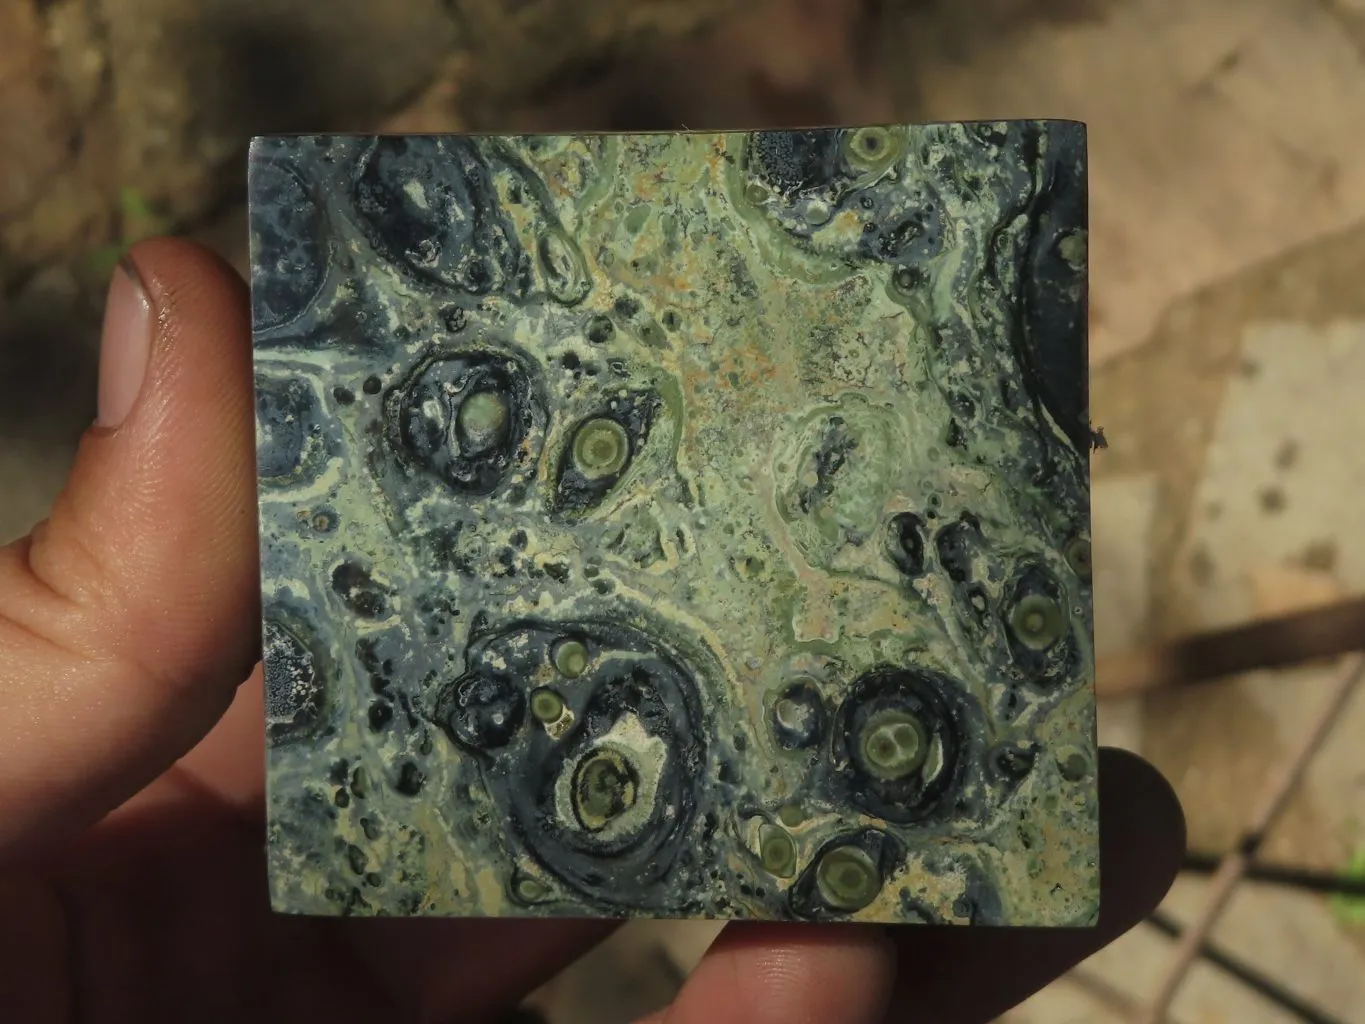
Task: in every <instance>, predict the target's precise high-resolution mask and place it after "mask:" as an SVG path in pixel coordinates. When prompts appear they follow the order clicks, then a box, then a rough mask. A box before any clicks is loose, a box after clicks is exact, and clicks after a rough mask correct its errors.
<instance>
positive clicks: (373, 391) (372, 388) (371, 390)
mask: <svg viewBox="0 0 1365 1024" xmlns="http://www.w3.org/2000/svg"><path fill="white" fill-rule="evenodd" d="M363 387H364V389H365V394H367V395H377V394H379V389H380V388H381V387H383V384H382V383H381V382H380V380H379V378H378V377H376V376H374V375H370V376H369V377H366V378H365V383H364V385H363Z"/></svg>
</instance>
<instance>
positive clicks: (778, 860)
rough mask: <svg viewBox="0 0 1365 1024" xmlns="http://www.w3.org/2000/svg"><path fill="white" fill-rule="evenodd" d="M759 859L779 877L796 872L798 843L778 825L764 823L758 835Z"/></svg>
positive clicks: (765, 868) (788, 876)
mask: <svg viewBox="0 0 1365 1024" xmlns="http://www.w3.org/2000/svg"><path fill="white" fill-rule="evenodd" d="M758 850H759V859H760V860H762V861H763V868H764V870H765V871H768V872H770V873H771V874H774V875H777V876H778V877H779V878H790V877H791V876H792V875H794V874H796V844H795V843H793V842H792V837H791V836H789V835H787V833H786V832H785V831H784V830H783V829H780V828H778V827H777V826H776V825H764V826H763V827H762V828H761V829H760V830H759V836H758Z"/></svg>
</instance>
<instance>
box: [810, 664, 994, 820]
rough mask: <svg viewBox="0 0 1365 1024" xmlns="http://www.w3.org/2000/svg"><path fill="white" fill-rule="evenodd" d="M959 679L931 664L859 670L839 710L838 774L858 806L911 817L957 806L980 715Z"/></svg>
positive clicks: (886, 814)
mask: <svg viewBox="0 0 1365 1024" xmlns="http://www.w3.org/2000/svg"><path fill="white" fill-rule="evenodd" d="M967 708H968V705H967V702H966V701H965V700H964V698H963V694H962V692H961V687H960V685H959V684H957V683H955V682H953V680H951V679H949V678H947V677H946V676H943V675H939V674H937V673H933V672H929V671H926V670H924V669H914V668H895V667H882V668H878V669H874V670H873V671H871V672H868V673H866V674H865V675H863V676H861V677H859V678H858V679H857V680H856V681H855V682H854V683H853V685H852V686H851V687H850V688H849V691H848V693H847V694H846V695H845V696H844V699H843V701H842V703H841V704H840V705H839V709H838V711H836V712H835V715H834V726H833V736H832V740H831V742H832V751H831V752H832V757H833V769H834V770H833V780H834V783H835V784H836V785H837V786H838V787H839V789H840V791H841V793H842V795H843V797H844V798H845V799H847V800H848V801H849V802H850V803H851V804H852V805H853V806H855V807H859V808H861V809H862V810H864V811H866V812H867V813H869V814H873V815H876V816H877V817H879V818H883V819H885V820H886V821H891V822H896V823H897V824H910V823H913V822H923V821H928V820H932V819H935V818H939V817H942V816H944V815H945V814H947V813H950V812H951V811H952V810H953V809H954V803H955V800H956V798H957V796H958V792H957V790H958V788H959V786H960V784H961V782H962V779H963V773H964V771H965V769H966V766H967V762H968V756H967V751H968V748H969V745H970V744H971V743H972V742H973V737H972V729H973V722H972V720H971V718H970V717H969V713H968V710H967Z"/></svg>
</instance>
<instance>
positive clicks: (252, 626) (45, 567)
mask: <svg viewBox="0 0 1365 1024" xmlns="http://www.w3.org/2000/svg"><path fill="white" fill-rule="evenodd" d="M127 264H128V269H127V270H124V269H121V270H119V271H117V272H116V273H115V276H114V281H113V283H112V285H111V288H110V296H109V302H108V307H107V312H106V319H105V330H104V334H103V336H102V340H101V357H100V394H99V406H100V410H99V420H98V421H97V424H96V426H95V427H93V428H92V429H91V430H90V431H89V432H87V434H86V436H85V437H84V439H83V440H82V442H81V445H80V448H79V450H78V453H77V457H76V462H75V465H74V468H73V469H72V472H71V476H70V478H69V480H68V482H67V486H66V489H65V490H64V491H63V492H62V494H61V496H60V497H59V498H58V499H57V502H56V504H55V506H54V507H53V509H52V513H51V516H50V517H49V518H48V519H47V520H46V521H45V522H44V523H42V524H40V525H39V526H38V527H37V528H35V529H34V531H33V532H32V533H31V534H30V535H29V536H28V537H26V538H24V539H22V540H20V541H17V542H16V543H14V544H12V545H9V546H8V547H6V548H3V549H0V859H4V858H5V857H6V856H12V855H14V854H15V853H17V852H18V851H20V850H21V849H23V848H26V847H31V846H32V845H33V844H34V843H37V842H38V841H40V840H42V839H44V838H50V837H51V836H53V835H54V834H55V833H57V832H59V831H66V830H71V829H77V828H81V827H83V826H85V825H88V824H90V823H91V822H92V821H94V820H96V819H97V818H99V817H100V816H101V815H102V814H103V813H105V812H106V811H108V810H109V809H110V808H112V807H114V806H116V805H117V804H118V803H120V802H121V801H122V800H123V799H124V798H125V797H127V796H129V795H130V794H132V793H134V792H136V791H137V790H138V789H139V788H141V787H142V786H143V785H144V784H146V783H147V782H149V781H150V780H151V779H153V778H154V777H156V775H157V774H159V773H160V772H161V771H162V770H164V769H165V768H166V767H167V766H168V765H170V764H171V763H172V762H173V761H174V760H175V759H176V758H177V757H179V756H180V755H181V754H183V753H184V752H185V751H186V750H188V749H189V748H190V747H191V746H193V745H194V743H195V742H196V741H197V740H198V739H199V738H200V737H202V736H203V735H204V734H205V733H206V732H208V730H209V728H210V726H212V724H213V723H214V721H215V720H216V719H217V718H218V716H219V715H221V714H222V713H223V711H224V709H225V708H226V707H227V706H228V704H229V702H230V701H231V699H232V695H233V691H234V689H235V687H236V684H237V683H238V682H240V681H241V680H242V679H243V678H245V676H246V675H247V673H248V672H249V671H250V668H251V664H252V662H253V661H254V660H255V658H256V651H257V648H258V646H259V643H258V636H259V631H258V628H257V625H256V623H257V611H256V608H257V603H258V597H257V594H258V584H257V579H256V541H255V511H254V510H255V502H254V481H255V468H254V450H253V447H254V441H253V428H252V420H253V413H252V404H251V401H252V400H251V352H250V322H249V313H248V303H247V294H246V289H245V286H244V285H243V284H242V282H241V280H240V279H239V278H237V276H236V275H235V274H233V272H232V271H231V270H230V269H228V268H227V266H226V265H225V264H223V263H222V262H221V261H220V260H218V259H217V258H216V257H214V256H212V255H211V254H210V253H208V252H207V251H206V250H204V249H201V248H199V247H197V246H194V245H191V244H189V243H186V242H180V241H171V240H157V241H152V242H146V243H143V244H141V245H139V246H137V247H136V248H134V249H133V250H132V253H131V256H130V258H129V260H128V261H127Z"/></svg>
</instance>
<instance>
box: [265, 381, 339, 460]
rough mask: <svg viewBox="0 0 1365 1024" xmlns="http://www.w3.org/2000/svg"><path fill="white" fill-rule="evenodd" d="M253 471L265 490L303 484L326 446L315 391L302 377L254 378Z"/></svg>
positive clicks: (325, 451) (323, 455)
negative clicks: (257, 475)
mask: <svg viewBox="0 0 1365 1024" xmlns="http://www.w3.org/2000/svg"><path fill="white" fill-rule="evenodd" d="M256 425H257V444H256V471H257V473H258V474H259V476H260V479H261V483H262V484H264V485H265V486H267V487H288V486H293V485H298V484H303V483H307V482H308V481H309V480H310V479H312V478H313V477H314V476H315V475H316V474H317V473H318V472H319V471H320V470H321V468H322V465H323V463H324V461H325V457H326V454H327V444H326V440H325V433H324V428H323V422H322V417H321V415H320V402H319V400H318V394H317V390H316V389H315V388H314V386H313V384H312V383H311V382H310V381H309V380H308V379H307V378H305V377H294V376H288V377H276V376H273V375H271V376H266V375H265V374H261V373H258V374H257V375H256Z"/></svg>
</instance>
